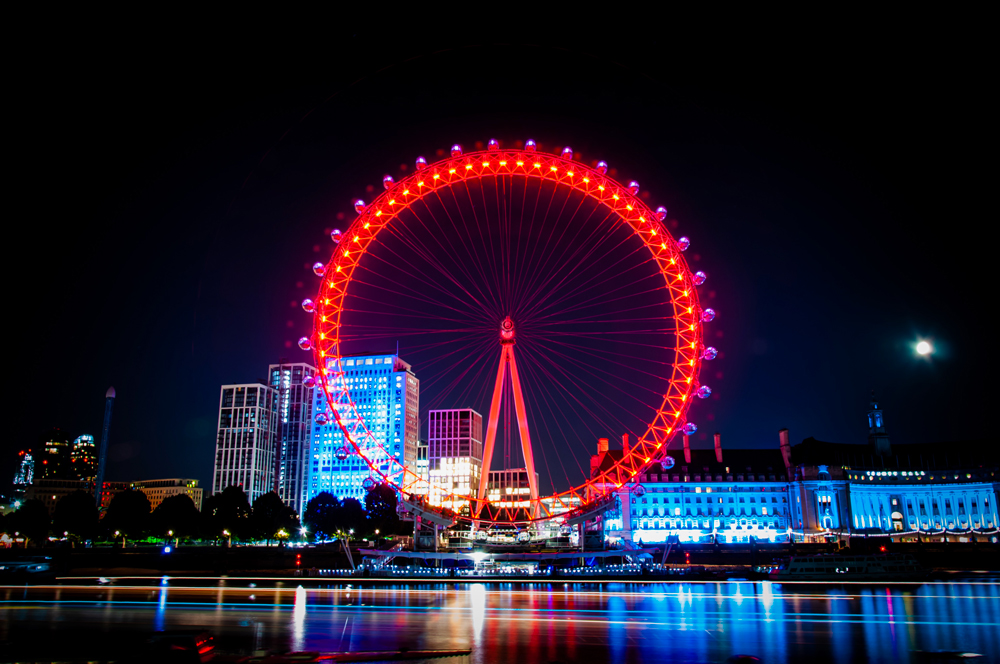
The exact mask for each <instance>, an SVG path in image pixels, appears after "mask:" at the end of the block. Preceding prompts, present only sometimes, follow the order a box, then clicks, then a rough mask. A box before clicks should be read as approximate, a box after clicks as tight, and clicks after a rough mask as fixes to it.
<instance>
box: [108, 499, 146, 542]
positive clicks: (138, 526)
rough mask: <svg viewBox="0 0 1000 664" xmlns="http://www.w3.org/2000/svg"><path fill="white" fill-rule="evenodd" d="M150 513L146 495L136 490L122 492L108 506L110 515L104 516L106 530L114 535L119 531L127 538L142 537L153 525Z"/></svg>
mask: <svg viewBox="0 0 1000 664" xmlns="http://www.w3.org/2000/svg"><path fill="white" fill-rule="evenodd" d="M149 512H150V504H149V498H147V497H146V494H144V493H143V492H142V491H138V490H136V489H127V490H125V491H121V492H119V493H116V494H115V497H114V498H112V499H111V503H110V504H109V505H108V513H107V514H105V515H104V523H105V528H106V529H107V531H108V532H109V533H112V534H113V533H114V532H115V531H116V530H117V531H120V532H121V533H122V534H124V535H125V536H127V537H131V538H136V537H142V536H143V535H145V534H146V530H147V529H148V528H149V527H150V525H151V524H150V523H149Z"/></svg>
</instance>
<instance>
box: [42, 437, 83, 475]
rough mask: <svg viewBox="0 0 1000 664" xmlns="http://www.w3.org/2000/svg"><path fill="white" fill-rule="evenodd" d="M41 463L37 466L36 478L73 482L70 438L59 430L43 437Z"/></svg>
mask: <svg viewBox="0 0 1000 664" xmlns="http://www.w3.org/2000/svg"><path fill="white" fill-rule="evenodd" d="M41 450H42V453H41V455H40V459H39V461H40V463H37V465H36V466H35V477H37V478H39V479H50V480H72V479H77V478H76V477H74V476H73V468H72V462H71V447H70V443H69V436H67V435H66V434H65V433H63V432H62V431H61V430H59V429H58V428H55V429H52V430H51V431H49V432H48V434H46V435H45V436H44V437H43V440H42V445H41Z"/></svg>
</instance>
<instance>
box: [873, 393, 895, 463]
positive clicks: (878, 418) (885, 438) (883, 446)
mask: <svg viewBox="0 0 1000 664" xmlns="http://www.w3.org/2000/svg"><path fill="white" fill-rule="evenodd" d="M868 444H869V445H871V446H872V451H873V452H874V453H875V454H879V455H882V456H886V455H888V454H892V447H890V446H889V435H888V434H887V433H886V432H885V420H883V419H882V409H881V408H879V406H878V402H877V401H876V400H875V390H872V400H871V403H870V404H869V407H868Z"/></svg>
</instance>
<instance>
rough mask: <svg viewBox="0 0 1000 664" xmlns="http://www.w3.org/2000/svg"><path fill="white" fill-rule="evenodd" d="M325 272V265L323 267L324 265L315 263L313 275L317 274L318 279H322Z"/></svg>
mask: <svg viewBox="0 0 1000 664" xmlns="http://www.w3.org/2000/svg"><path fill="white" fill-rule="evenodd" d="M324 272H326V266H325V265H323V264H322V263H313V274H315V275H316V276H317V277H322V276H323V273H324ZM303 304H305V303H303Z"/></svg>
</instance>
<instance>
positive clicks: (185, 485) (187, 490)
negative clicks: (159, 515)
mask: <svg viewBox="0 0 1000 664" xmlns="http://www.w3.org/2000/svg"><path fill="white" fill-rule="evenodd" d="M130 487H131V488H133V489H138V490H139V491H142V492H143V493H144V494H146V497H147V498H149V505H150V509H154V510H155V509H156V508H157V507H159V506H160V503H162V502H163V501H164V500H166V499H167V498H172V497H173V496H181V495H183V496H187V497H188V498H190V499H191V502H193V503H194V506H195V507H197V508H198V511H201V499H202V491H203V490H202V488H201V487H199V486H198V480H190V479H167V480H139V481H137V482H131V483H130Z"/></svg>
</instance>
